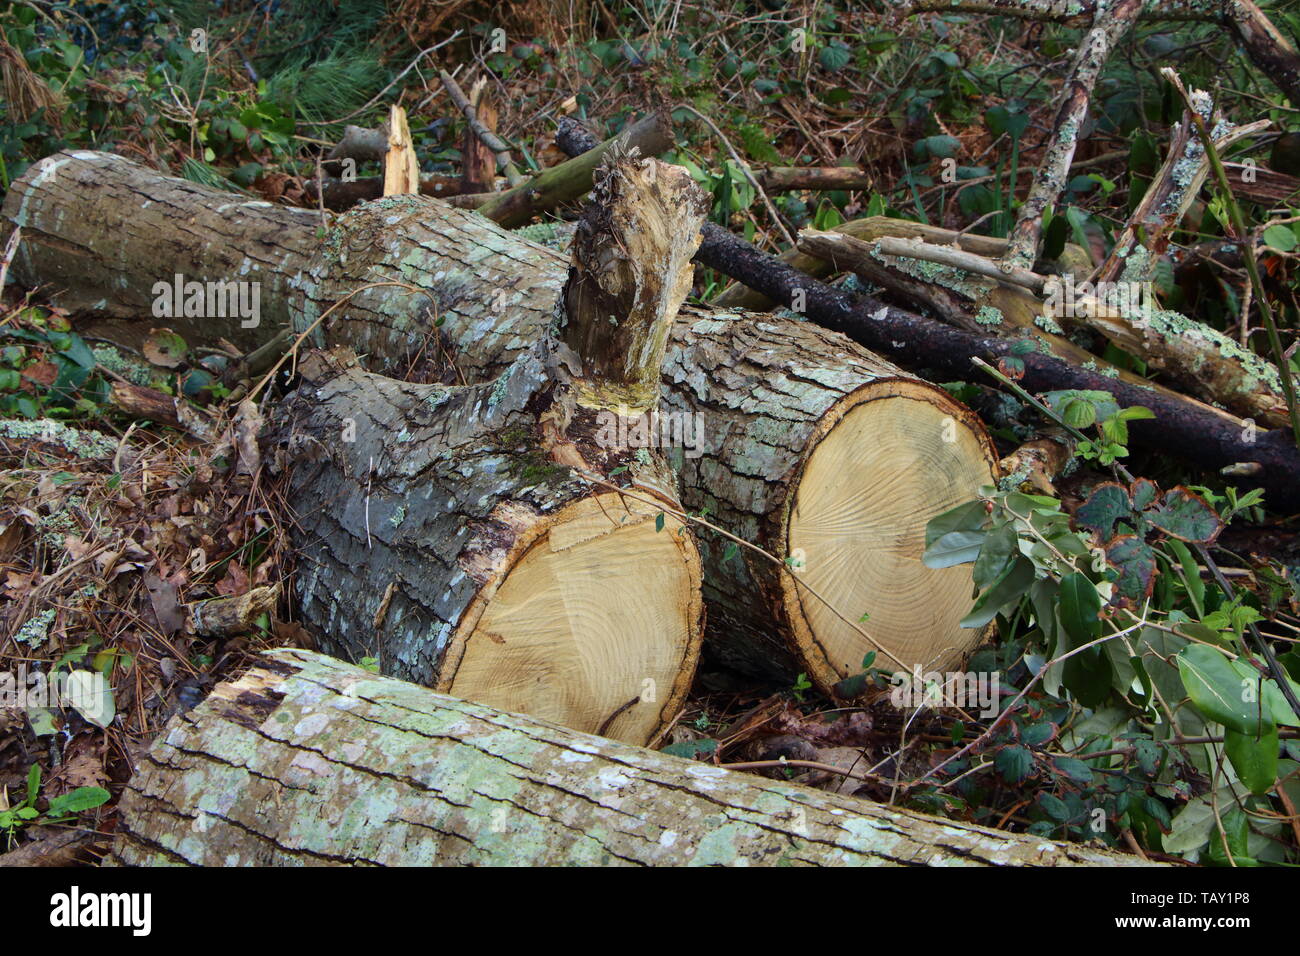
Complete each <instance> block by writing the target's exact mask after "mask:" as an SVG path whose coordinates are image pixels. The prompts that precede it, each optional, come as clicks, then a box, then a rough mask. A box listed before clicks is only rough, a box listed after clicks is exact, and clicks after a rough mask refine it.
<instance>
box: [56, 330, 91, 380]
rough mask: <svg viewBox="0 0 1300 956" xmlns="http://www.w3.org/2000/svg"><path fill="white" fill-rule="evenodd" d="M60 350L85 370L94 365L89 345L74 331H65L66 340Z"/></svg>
mask: <svg viewBox="0 0 1300 956" xmlns="http://www.w3.org/2000/svg"><path fill="white" fill-rule="evenodd" d="M60 351H61V352H62V353H63V354H64V355H66V356H67V357H68V358H70V359H72V361H74V362H76V363H77V365H79V366H80V367H81V368H83V369H86V370H87V371H89V370H90V369H93V368H94V367H95V355H94V353H93V352H91V351H90V346H88V345H87V344H86V342H85V340H84V339H82V337H81V336H80V335H78V334H77V333H76V332H69V333H67V342H66V343H65V344H64V346H63V347H62V348H61V349H60Z"/></svg>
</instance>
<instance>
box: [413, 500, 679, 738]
mask: <svg viewBox="0 0 1300 956" xmlns="http://www.w3.org/2000/svg"><path fill="white" fill-rule="evenodd" d="M658 514H659V511H658V509H656V508H655V507H654V506H652V505H649V504H647V503H643V502H640V501H635V500H632V499H630V498H627V497H625V496H621V495H618V494H616V493H612V492H611V493H606V494H601V495H597V496H594V497H590V498H583V499H581V500H579V501H576V502H574V503H573V504H570V505H568V506H567V507H566V508H564V509H563V510H562V511H560V512H559V513H558V514H557V515H556V516H555V517H554V519H553V520H552V521H550V522H548V523H547V524H546V525H545V527H544V528H543V529H541V530H540V531H539V532H538V533H537V534H536V536H535V537H533V538H532V540H531V542H530V543H529V544H528V546H527V547H526V549H524V551H523V553H522V555H521V557H520V558H519V559H518V560H517V561H516V562H515V563H514V565H513V566H512V567H511V568H510V569H509V570H508V572H507V573H506V575H505V577H504V579H503V580H502V582H501V584H500V586H499V587H498V588H497V589H496V591H495V593H493V594H491V595H490V596H486V595H485V596H484V598H483V599H482V600H481V601H480V602H479V606H478V608H477V609H474V610H471V611H470V612H469V613H467V614H466V616H465V620H464V623H463V624H462V625H461V628H460V633H459V634H458V636H457V638H456V639H455V640H454V642H453V644H452V646H451V647H450V648H449V650H448V664H449V666H446V667H444V669H443V678H442V680H441V681H440V682H439V685H438V689H439V690H443V691H445V692H447V693H450V694H452V695H454V696H457V697H463V698H465V699H467V700H475V701H481V702H483V703H485V704H489V705H491V706H493V707H498V708H500V709H501V710H505V711H510V712H514V713H527V714H531V715H532V716H534V717H541V718H544V719H546V720H551V721H554V722H556V723H558V724H562V725H563V726H565V727H571V728H573V729H575V730H581V731H586V732H588V733H599V734H601V735H604V736H609V737H613V738H615V739H618V740H626V741H637V742H642V743H644V742H646V741H649V740H650V739H651V738H652V737H653V736H654V735H655V734H656V733H657V732H658V731H659V730H660V729H661V728H662V727H663V725H664V723H665V722H666V721H667V720H670V719H671V718H672V716H673V715H674V713H675V712H676V710H677V709H678V708H680V706H681V703H682V701H683V699H684V697H685V694H686V691H687V689H688V687H689V683H690V677H691V675H692V674H693V673H694V670H695V661H696V658H697V657H698V655H699V648H700V640H701V620H700V617H701V615H700V610H701V604H700V578H701V573H702V572H701V567H700V559H699V555H698V552H697V551H696V549H695V547H694V545H693V543H692V541H691V539H690V538H689V537H688V536H687V535H686V534H685V531H684V529H683V528H682V526H681V524H680V523H679V522H678V521H677V519H675V518H673V517H672V516H671V515H666V514H665V516H664V521H663V525H662V530H660V531H657V530H656V527H657V526H658V522H657V515H658ZM630 582H635V583H634V584H630Z"/></svg>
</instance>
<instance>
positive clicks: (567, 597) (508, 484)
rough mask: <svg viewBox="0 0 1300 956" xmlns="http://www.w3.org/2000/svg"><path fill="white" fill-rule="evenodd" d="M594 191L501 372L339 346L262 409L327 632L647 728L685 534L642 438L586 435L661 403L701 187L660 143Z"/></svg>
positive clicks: (464, 690) (680, 687)
mask: <svg viewBox="0 0 1300 956" xmlns="http://www.w3.org/2000/svg"><path fill="white" fill-rule="evenodd" d="M593 196H594V197H595V202H593V204H592V205H591V206H590V207H589V208H588V210H587V213H586V214H585V215H584V217H583V220H582V225H581V227H580V229H579V236H580V240H581V241H580V242H579V243H578V246H579V247H580V251H579V252H575V259H574V265H573V268H572V269H571V271H570V277H569V281H568V286H567V294H566V296H565V301H564V308H563V312H562V316H563V321H562V324H561V325H560V327H558V328H551V329H547V330H545V332H544V333H543V334H541V335H539V336H538V337H537V339H536V340H535V341H534V343H533V345H532V347H531V348H530V349H528V350H526V351H524V352H521V353H520V354H519V355H518V357H517V358H516V359H515V360H514V361H513V362H512V363H511V365H510V366H509V367H508V368H506V369H505V370H504V371H503V372H502V373H501V374H500V375H499V376H498V377H497V378H495V379H492V380H488V381H483V382H480V383H477V384H473V385H460V386H445V385H441V384H437V383H431V384H418V383H413V382H408V381H402V380H399V379H396V378H391V377H387V376H384V375H381V374H378V373H376V372H373V371H365V370H364V369H362V368H360V366H359V364H358V363H357V360H356V356H355V354H354V353H351V352H350V351H348V350H346V349H339V350H334V352H332V353H329V354H327V353H313V354H312V355H311V356H309V357H308V359H307V360H306V361H305V362H304V363H302V365H301V369H300V371H301V376H302V385H301V387H299V389H298V390H297V391H296V393H295V394H294V395H293V396H292V397H291V399H290V400H289V401H288V402H287V403H285V404H284V405H283V406H282V407H281V408H280V410H279V411H280V414H281V416H282V418H283V420H284V422H285V424H284V427H283V429H282V431H283V432H284V433H285V434H284V435H283V438H282V440H283V441H284V443H285V444H286V445H287V454H286V455H285V456H284V458H285V460H286V461H287V462H288V463H291V464H292V465H293V468H292V473H291V479H290V494H289V503H290V506H291V507H292V508H293V511H294V513H295V518H296V520H295V521H294V524H293V530H294V535H295V542H296V544H297V546H298V548H299V549H300V550H301V551H302V552H303V553H304V556H305V559H306V560H304V561H303V562H301V564H300V566H299V568H298V571H297V574H296V579H295V580H296V584H297V588H298V592H299V596H300V599H301V612H302V615H303V618H304V619H305V620H306V621H307V622H308V623H309V624H311V625H313V626H314V627H315V629H317V630H318V631H320V632H321V634H322V638H321V643H322V646H323V647H324V648H325V649H326V650H328V651H331V652H333V653H337V654H340V655H346V656H349V657H352V658H354V659H355V658H360V657H362V656H369V657H374V658H377V659H378V662H379V665H380V667H381V668H382V669H383V670H384V671H385V672H386V673H391V674H395V675H398V676H401V677H404V678H407V679H410V680H415V681H419V682H420V683H423V684H427V685H430V686H433V687H436V688H438V689H441V690H445V691H447V692H449V693H453V694H456V695H457V696H460V697H464V698H467V699H471V700H478V701H483V702H486V703H489V704H492V705H495V706H498V707H501V708H503V709H505V710H510V711H519V712H526V713H529V714H532V715H535V716H542V717H547V718H549V719H552V720H555V721H557V722H559V723H562V724H564V725H565V726H568V727H573V728H575V729H579V730H586V731H591V732H598V733H601V734H605V735H607V736H610V737H614V738H617V739H620V740H628V741H633V742H638V743H644V742H646V741H648V740H650V739H651V738H652V737H654V736H655V735H656V734H657V733H658V732H659V731H660V730H661V729H662V728H663V727H664V726H665V724H666V723H667V722H668V721H670V720H672V719H673V718H674V717H675V716H676V713H677V711H678V710H679V709H680V707H681V704H682V701H683V699H684V696H685V693H686V690H687V688H688V687H689V684H690V680H691V677H692V676H693V673H694V665H695V661H696V659H697V657H698V652H699V646H700V638H701V633H702V620H701V614H702V604H701V601H700V590H699V589H700V576H701V575H700V563H699V556H698V553H697V552H696V549H695V545H694V539H693V538H692V537H691V536H690V535H689V534H688V533H686V532H685V531H684V529H683V528H681V526H680V522H679V521H677V520H675V519H674V520H673V521H672V523H671V524H669V523H668V521H667V520H666V518H659V515H660V514H661V512H663V511H664V510H667V511H668V512H669V513H670V514H673V513H677V512H679V511H680V503H679V502H678V500H677V496H676V491H675V486H676V482H675V479H674V477H673V475H672V473H671V471H670V469H669V468H668V467H667V465H666V464H665V463H664V461H663V459H662V457H661V456H659V455H658V454H657V453H654V454H650V453H647V454H644V455H641V456H638V455H637V454H636V453H635V451H634V450H632V449H627V448H611V449H605V448H601V447H599V446H598V445H597V444H596V443H595V442H594V441H593V440H592V438H591V436H592V434H593V433H595V432H596V431H597V430H598V428H599V427H600V425H601V424H602V423H603V422H605V421H606V420H610V421H611V422H612V423H613V425H614V427H620V426H621V427H624V428H626V427H627V423H628V420H629V419H639V418H640V417H642V416H644V415H646V414H647V413H649V412H651V411H653V409H654V408H655V406H656V405H657V403H658V380H659V374H660V371H659V370H660V366H661V365H662V362H663V355H664V342H665V339H666V337H667V334H668V330H669V327H670V326H671V325H672V323H673V320H674V318H675V317H676V313H677V307H678V306H679V305H680V303H681V302H682V300H683V299H684V298H685V297H686V292H687V291H688V289H689V285H690V276H691V266H690V260H691V256H692V255H693V254H694V252H695V247H696V246H697V245H698V244H699V225H700V223H701V222H702V221H703V216H704V211H705V204H704V198H703V193H702V192H701V191H700V190H699V189H698V187H697V186H695V184H694V183H693V182H692V181H691V179H690V177H689V175H688V174H687V173H686V171H685V170H683V169H681V168H680V167H675V166H668V165H666V164H664V163H660V162H659V161H658V160H638V159H623V160H619V161H617V162H615V163H613V164H611V165H610V166H609V167H607V168H606V169H604V170H603V171H602V178H601V180H600V181H599V182H598V183H597V186H596V189H595V190H594V191H593ZM647 383H649V385H650V387H647ZM575 470H576V472H577V473H576V474H575ZM624 485H634V486H635V487H636V489H637V492H636V494H637V495H638V497H637V498H635V499H633V498H628V497H627V496H626V495H625V494H623V493H622V492H621V491H620V490H619V488H620V487H621V486H624ZM656 519H658V521H657V520H656Z"/></svg>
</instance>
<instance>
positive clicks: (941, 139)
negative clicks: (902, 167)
mask: <svg viewBox="0 0 1300 956" xmlns="http://www.w3.org/2000/svg"><path fill="white" fill-rule="evenodd" d="M960 147H961V141H960V140H958V139H957V137H955V136H948V135H945V134H942V133H941V134H939V135H938V136H926V137H925V138H923V139H918V140H917V141H916V145H915V146H914V147H913V152H914V153H916V158H917V159H930V158H931V157H934V156H937V157H939V158H940V159H946V158H948V157H950V156H952V155H953V153H955V152H957V150H958V149H959V148H960Z"/></svg>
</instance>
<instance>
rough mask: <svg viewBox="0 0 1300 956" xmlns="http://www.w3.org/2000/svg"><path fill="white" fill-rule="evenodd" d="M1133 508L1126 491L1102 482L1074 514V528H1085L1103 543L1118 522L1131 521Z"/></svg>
mask: <svg viewBox="0 0 1300 956" xmlns="http://www.w3.org/2000/svg"><path fill="white" fill-rule="evenodd" d="M1132 518H1133V507H1132V504H1131V502H1130V501H1129V496H1128V489H1127V488H1125V487H1124V486H1123V485H1121V484H1118V483H1116V482H1113V481H1107V482H1103V483H1102V484H1100V485H1098V486H1097V487H1096V488H1094V489H1093V490H1092V494H1091V495H1089V496H1088V500H1087V501H1085V502H1084V503H1083V504H1081V505H1079V507H1078V509H1077V510H1076V511H1075V512H1074V526H1075V527H1076V528H1087V529H1088V530H1089V531H1093V532H1095V533H1096V534H1097V537H1098V539H1099V540H1101V541H1105V540H1106V539H1108V538H1109V537H1110V536H1111V535H1112V534H1114V532H1115V525H1116V523H1118V522H1120V521H1131V520H1132Z"/></svg>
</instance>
